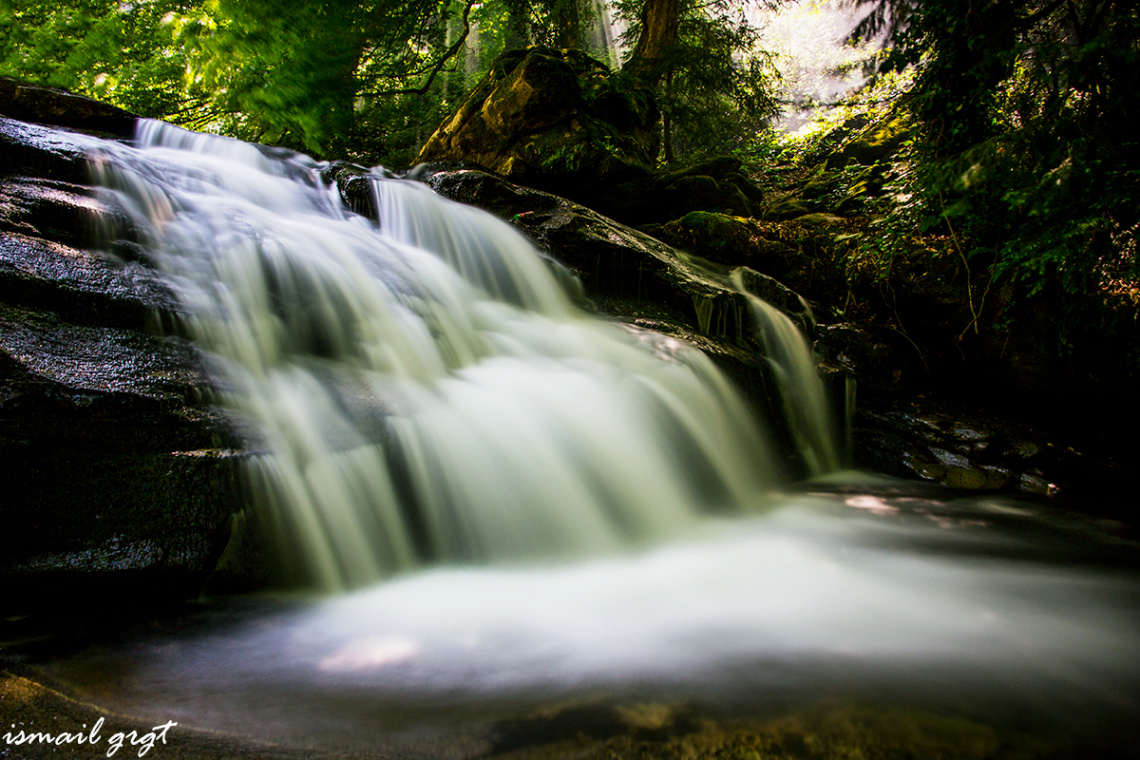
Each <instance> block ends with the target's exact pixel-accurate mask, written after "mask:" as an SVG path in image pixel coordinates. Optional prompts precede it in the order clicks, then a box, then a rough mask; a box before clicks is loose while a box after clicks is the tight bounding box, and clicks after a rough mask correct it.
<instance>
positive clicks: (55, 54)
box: [0, 0, 201, 118]
mask: <svg viewBox="0 0 1140 760" xmlns="http://www.w3.org/2000/svg"><path fill="white" fill-rule="evenodd" d="M192 10H193V5H192V3H190V2H187V1H186V0H151V1H150V2H144V3H135V4H126V3H120V2H118V1H117V0H61V2H54V3H45V2H42V0H0V75H4V76H11V77H16V78H19V79H23V80H26V81H30V82H33V83H36V84H42V85H47V86H49V87H60V88H64V89H68V90H71V91H73V92H78V93H82V94H86V95H89V96H91V97H95V98H99V99H101V100H104V101H106V102H109V103H113V104H115V105H118V106H122V107H124V108H127V109H129V110H131V111H134V112H136V113H139V114H141V115H143V116H151V117H156V118H171V117H176V116H177V115H178V113H179V112H180V111H181V110H182V109H183V108H184V107H185V104H186V102H187V101H188V100H190V99H192V98H194V97H197V96H200V95H201V92H200V90H199V89H198V88H195V87H192V86H190V85H188V84H187V83H186V82H185V76H184V75H185V71H186V67H187V64H188V58H187V55H186V52H185V49H184V47H183V41H184V39H185V35H186V33H187V16H186V14H187V13H190V12H192Z"/></svg>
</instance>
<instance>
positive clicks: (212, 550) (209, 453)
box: [0, 82, 240, 609]
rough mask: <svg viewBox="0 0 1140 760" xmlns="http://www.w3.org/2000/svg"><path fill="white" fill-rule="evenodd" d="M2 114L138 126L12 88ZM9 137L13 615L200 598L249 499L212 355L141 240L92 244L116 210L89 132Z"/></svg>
mask: <svg viewBox="0 0 1140 760" xmlns="http://www.w3.org/2000/svg"><path fill="white" fill-rule="evenodd" d="M29 90H33V92H32V95H29V94H28V92H29ZM13 91H14V92H15V95H13V94H12V93H13ZM0 113H4V114H18V115H20V116H22V117H24V118H34V119H38V120H41V121H45V122H49V123H57V124H70V125H73V126H81V127H84V128H90V129H95V130H98V131H100V132H104V133H106V132H120V133H121V132H126V131H128V126H127V125H128V124H133V120H134V119H133V117H131V116H130V114H126V113H125V112H122V111H119V110H118V109H113V108H111V107H109V106H103V105H102V104H98V103H95V102H94V101H88V100H86V99H84V98H76V97H75V96H70V95H65V94H59V93H55V92H54V91H50V90H42V89H38V88H22V87H13V85H11V83H8V82H3V83H0ZM0 146H2V150H0V478H2V480H3V482H4V483H5V484H6V485H5V488H4V497H3V500H2V501H0V547H2V549H0V608H5V609H14V608H23V607H40V606H45V605H46V606H49V607H50V606H54V605H57V604H59V603H60V602H62V601H65V600H66V601H68V602H71V601H74V600H76V599H80V598H83V599H86V600H88V601H90V602H92V603H93V604H99V603H100V601H101V599H102V598H103V594H104V592H108V591H113V592H114V593H115V595H116V596H115V599H117V600H121V599H123V598H124V596H123V595H129V596H134V595H136V594H137V596H134V598H136V599H138V600H139V601H140V602H141V601H142V600H143V599H144V598H145V600H146V602H145V603H147V604H153V603H155V601H156V600H159V599H165V600H168V601H169V600H174V599H178V598H182V597H184V596H185V595H187V594H194V593H197V590H198V588H199V587H200V584H201V582H202V581H203V579H204V578H205V576H206V575H207V574H208V573H209V572H210V571H211V569H212V568H213V566H214V564H215V562H216V560H217V557H218V556H219V555H220V553H221V551H222V549H223V548H224V546H225V543H226V541H227V539H228V533H229V525H230V516H231V513H232V512H234V511H235V509H237V508H238V506H239V504H240V500H239V499H238V498H237V497H238V494H237V489H236V479H235V474H236V473H235V467H234V464H235V458H236V457H237V455H236V454H234V453H232V450H233V449H234V447H235V446H236V445H237V441H236V437H235V435H234V434H233V432H232V425H231V423H230V422H229V421H228V420H227V419H226V418H225V417H224V416H223V415H222V414H221V413H220V412H219V411H217V410H216V409H215V408H213V407H211V406H210V405H209V404H208V399H209V395H210V392H209V385H208V382H207V375H206V371H205V367H204V362H203V358H202V357H201V356H200V355H199V354H198V352H197V351H196V349H195V348H194V347H193V346H192V345H191V344H190V343H189V342H187V341H186V340H184V339H182V338H179V337H176V336H169V335H166V334H165V333H168V332H169V331H170V328H171V327H173V326H174V325H175V324H176V323H177V321H178V307H177V305H176V301H175V299H174V296H173V294H172V293H171V292H170V290H169V289H168V287H167V286H166V285H165V284H164V283H163V281H162V280H161V278H160V277H159V276H158V275H157V274H156V273H155V272H154V271H152V270H151V269H149V268H147V267H146V266H145V265H144V264H143V263H141V262H139V261H132V260H130V256H129V254H130V250H131V248H130V245H129V244H126V245H123V246H120V251H121V252H122V253H124V254H126V255H125V256H119V255H115V254H110V253H102V252H99V251H97V250H96V249H95V248H94V247H93V245H92V240H93V233H92V230H93V229H94V222H95V220H96V219H97V218H98V217H99V216H100V215H101V214H103V213H105V209H103V208H102V206H101V204H100V203H99V201H98V200H97V199H96V198H95V197H94V196H93V194H92V191H91V190H90V188H89V187H87V186H86V184H85V183H86V162H85V158H84V152H83V148H82V145H81V144H80V142H79V141H77V140H76V139H75V138H73V137H71V136H70V134H69V133H67V132H63V131H58V130H53V129H48V128H46V127H43V126H39V125H36V124H31V123H27V122H23V121H14V120H12V119H9V118H0Z"/></svg>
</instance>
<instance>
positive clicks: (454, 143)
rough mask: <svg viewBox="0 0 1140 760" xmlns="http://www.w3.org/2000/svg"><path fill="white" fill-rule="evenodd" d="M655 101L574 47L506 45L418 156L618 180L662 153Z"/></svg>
mask: <svg viewBox="0 0 1140 760" xmlns="http://www.w3.org/2000/svg"><path fill="white" fill-rule="evenodd" d="M656 124H657V109H656V107H655V106H654V105H653V102H652V96H651V95H650V94H649V92H648V91H644V90H638V89H629V88H627V87H625V86H623V85H622V84H620V83H619V81H618V80H617V79H616V78H614V77H612V76H611V75H610V72H609V70H608V69H607V68H606V67H605V66H604V65H603V64H602V63H600V62H598V61H596V60H594V59H593V58H590V57H589V56H587V55H586V54H584V53H582V52H580V51H577V50H554V49H552V48H542V47H534V48H529V49H528V50H516V51H512V52H509V53H505V54H503V55H502V56H500V57H499V59H498V60H497V61H496V62H495V63H494V65H493V66H492V67H491V71H490V73H488V75H487V76H486V78H484V80H483V81H482V82H480V83H479V84H478V85H477V86H476V87H475V89H474V90H472V92H471V94H470V95H469V96H468V97H467V99H466V100H465V101H464V102H463V104H462V105H461V106H460V107H459V110H458V111H456V112H455V114H454V115H453V116H452V117H451V118H450V119H448V120H447V121H445V122H444V123H443V124H442V125H441V126H440V127H439V129H437V130H436V132H435V134H433V135H432V136H431V138H430V139H429V140H428V141H427V143H426V144H425V145H424V147H423V149H422V150H421V152H420V156H419V160H420V161H421V162H430V161H454V160H465V161H472V162H475V163H477V164H480V165H482V166H484V167H486V168H488V169H490V170H492V171H494V172H497V173H499V174H501V175H503V176H505V177H509V178H511V179H513V180H515V181H522V182H527V183H528V184H549V183H571V184H573V183H575V182H576V181H579V180H582V179H585V178H588V179H589V180H590V181H592V182H620V181H623V180H626V179H630V178H631V177H635V176H640V175H642V174H645V172H646V171H647V169H648V167H649V166H650V165H651V164H652V161H653V158H654V156H655V155H656V152H657V145H656V129H655V128H656Z"/></svg>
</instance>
